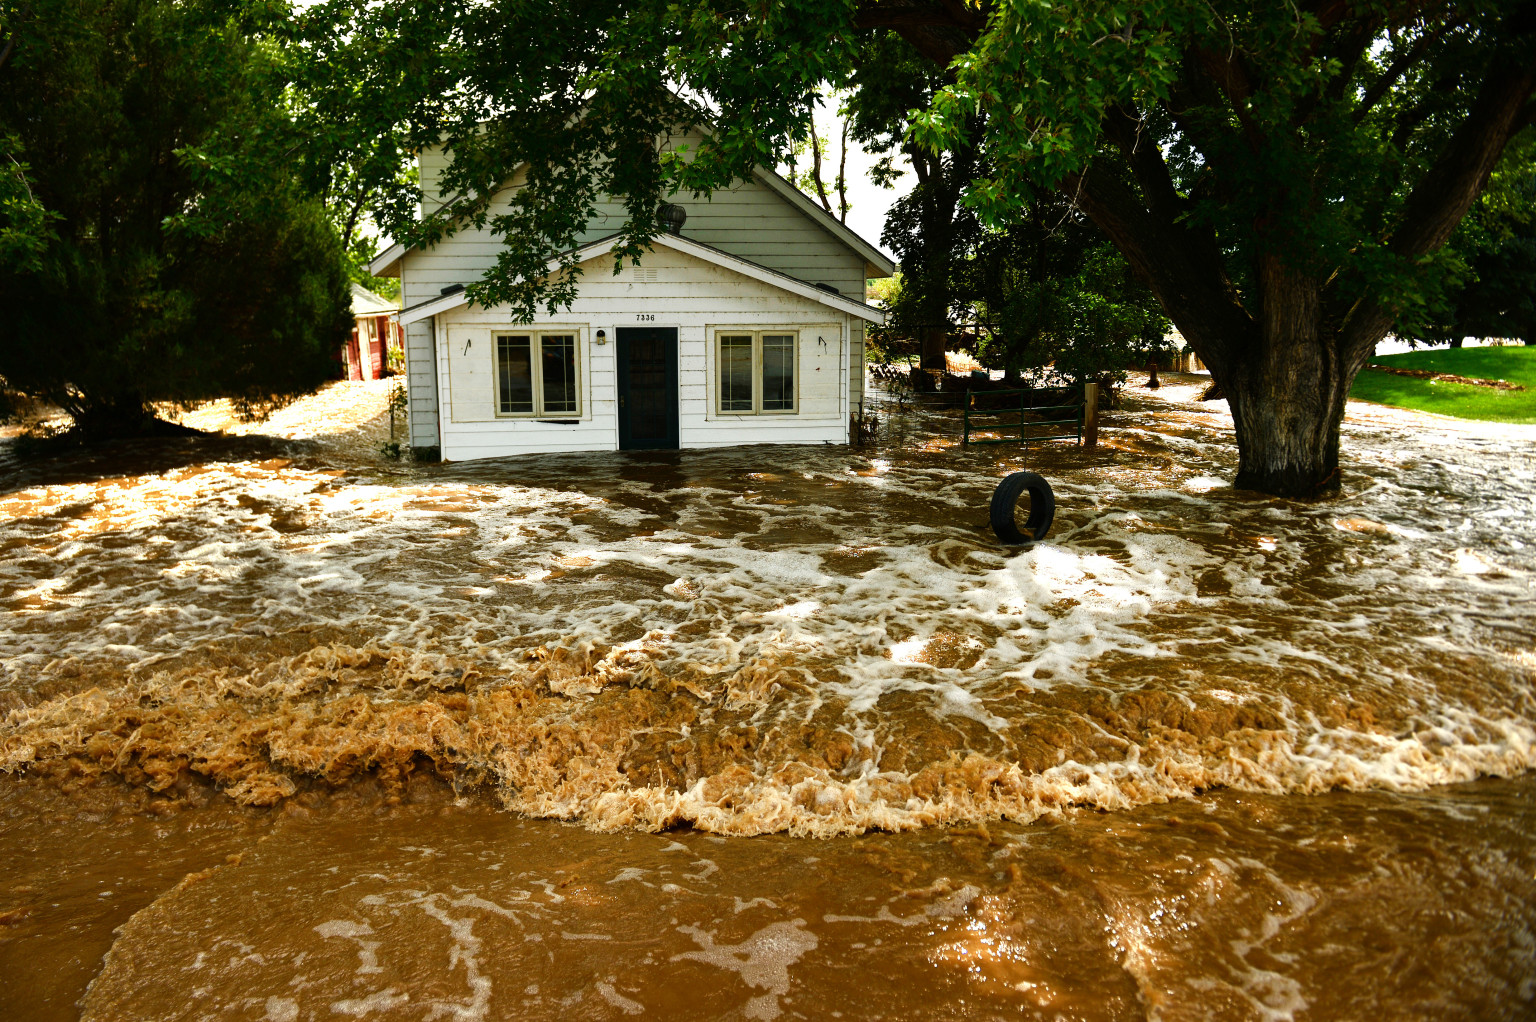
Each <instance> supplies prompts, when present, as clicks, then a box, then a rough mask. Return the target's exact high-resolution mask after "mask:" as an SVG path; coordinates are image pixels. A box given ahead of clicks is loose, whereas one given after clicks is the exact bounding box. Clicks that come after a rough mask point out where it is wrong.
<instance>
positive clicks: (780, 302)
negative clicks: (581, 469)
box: [371, 149, 895, 461]
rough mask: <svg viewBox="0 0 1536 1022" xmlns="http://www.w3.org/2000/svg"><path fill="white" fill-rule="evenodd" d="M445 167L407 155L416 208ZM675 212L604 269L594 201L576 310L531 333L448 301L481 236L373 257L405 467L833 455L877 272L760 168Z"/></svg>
mask: <svg viewBox="0 0 1536 1022" xmlns="http://www.w3.org/2000/svg"><path fill="white" fill-rule="evenodd" d="M445 165H446V158H445V156H444V154H443V152H442V151H441V150H434V149H429V150H426V151H424V152H423V153H422V154H421V161H420V171H421V182H422V188H423V193H424V195H423V202H424V204H427V205H430V206H432V207H436V206H437V204H438V203H440V202H441V201H443V197H442V196H440V195H438V194H437V191H436V187H435V185H436V182H437V180H438V178H439V176H440V174H441V172H442V170H443V168H444V166H445ZM518 187H520V178H519V177H514V178H513V180H512V181H511V183H510V184H509V185H508V187H507V190H506V191H504V192H503V193H502V195H501V196H498V201H497V203H496V206H501V205H503V204H504V202H505V200H506V196H507V195H508V194H510V192H511V191H512V190H514V189H516V188H518ZM674 201H678V202H682V203H684V205H685V209H686V213H687V219H686V222H685V223H684V224H683V226H682V229H681V231H680V232H679V233H676V234H664V235H662V236H660V237H658V238H657V239H656V241H655V242H654V243H653V245H652V248H651V250H650V251H649V252H647V253H646V254H645V256H644V257H643V258H642V259H641V261H640V265H639V266H629V265H626V266H625V267H624V269H623V270H622V272H620V273H619V274H618V275H614V274H613V272H612V271H613V257H612V256H611V255H610V250H611V248H612V245H613V236H614V235H615V234H616V232H617V231H618V229H619V227H620V226H622V224H623V222H624V210H623V206H622V205H620V204H619V203H617V202H612V203H607V204H604V205H603V206H602V207H601V208H600V211H599V214H598V215H597V216H596V217H595V218H594V219H593V221H592V222H591V224H590V225H589V227H588V230H587V233H586V235H585V236H584V237H583V239H582V241H583V247H582V248H581V249H580V250H579V252H578V259H579V260H580V261H581V263H582V269H583V276H582V278H581V283H580V291H579V295H578V297H577V299H576V301H575V303H574V304H573V305H572V306H571V307H570V309H569V310H567V311H565V312H562V313H561V314H560V315H558V316H555V317H552V318H548V319H539V320H536V321H535V322H533V323H529V324H523V323H517V322H515V321H514V319H513V317H512V315H511V313H510V311H509V310H508V309H506V308H491V309H484V308H477V307H474V306H471V305H470V304H469V302H468V300H467V298H466V296H465V294H464V292H463V287H464V285H467V284H470V283H473V282H474V281H476V280H478V279H480V277H481V276H482V275H483V274H484V273H485V272H486V270H488V269H489V268H490V267H491V265H492V264H493V263H494V261H495V259H496V254H497V251H498V250H499V248H500V242H499V241H498V240H497V239H496V238H495V237H494V236H493V235H491V234H490V233H489V231H480V230H471V229H466V230H464V231H461V232H460V233H458V234H456V235H454V236H453V237H451V238H449V239H447V240H445V241H443V242H442V243H440V244H438V245H436V246H435V247H433V248H430V249H405V248H403V247H401V246H399V245H396V246H394V247H392V248H390V249H388V250H386V251H385V252H383V253H381V254H380V255H379V256H378V258H376V259H375V260H374V261H373V264H372V267H371V269H372V272H373V273H375V274H377V275H380V276H399V277H400V280H401V288H402V298H403V304H404V308H403V309H402V311H401V312H400V316H399V321H400V323H401V324H402V325H403V326H404V328H405V333H406V368H407V378H408V384H409V400H410V437H411V440H410V442H411V446H412V448H413V449H414V451H415V453H416V454H417V456H418V457H423V458H432V457H439V456H440V457H442V458H444V459H446V460H453V461H460V460H468V459H472V458H492V457H500V456H504V455H513V454H530V453H536V452H554V451H601V450H616V449H617V450H630V449H663V448H678V447H721V446H729V445H734V444H759V443H846V442H847V440H848V432H849V420H850V416H851V415H852V414H854V413H855V412H856V411H857V410H858V409H859V406H860V404H861V403H862V400H863V381H864V328H865V324H867V323H871V322H874V323H878V322H880V320H881V314H880V312H879V311H878V310H876V309H874V308H873V307H871V306H869V305H867V304H865V302H864V293H865V290H864V289H865V280H866V278H869V277H885V276H889V275H890V274H891V273H893V272H894V270H895V267H894V266H893V265H892V263H891V261H890V260H889V259H888V258H887V257H886V256H885V255H884V254H883V253H881V252H880V250H879V249H877V248H875V247H874V246H873V245H871V244H869V243H868V242H867V241H864V240H863V239H862V238H860V237H858V236H857V235H856V234H854V233H853V232H852V231H850V230H848V228H847V227H845V226H844V225H843V224H841V223H839V222H838V221H837V220H836V219H835V218H833V217H832V216H830V215H828V214H827V213H826V211H825V210H822V209H821V208H820V207H818V206H816V205H815V204H814V203H813V202H812V201H811V200H810V199H809V198H807V197H806V196H805V195H803V194H802V193H801V192H800V191H799V190H798V189H796V188H795V187H794V186H793V185H791V184H790V183H789V182H787V181H785V180H784V179H783V178H781V177H779V176H778V175H777V174H775V173H773V172H772V171H769V170H759V171H757V172H755V173H754V174H753V176H752V177H751V179H749V180H746V181H742V182H738V183H737V184H736V185H735V186H733V187H731V188H729V189H722V190H720V191H717V192H715V193H714V195H713V197H712V198H711V199H708V200H705V199H699V200H695V201H693V202H688V200H686V199H679V200H674ZM494 208H496V207H495V206H493V209H494Z"/></svg>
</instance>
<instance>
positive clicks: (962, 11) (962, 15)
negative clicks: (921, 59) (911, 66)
mask: <svg viewBox="0 0 1536 1022" xmlns="http://www.w3.org/2000/svg"><path fill="white" fill-rule="evenodd" d="M991 12H992V3H991V0H982V2H981V3H979V4H977V5H976V6H974V7H972V6H970V5H968V4H966V3H964V2H963V0H859V3H858V6H856V7H855V8H854V13H853V26H854V28H866V29H867V28H888V29H891V30H893V31H894V32H896V33H897V34H898V35H900V36H901V37H902V38H903V39H905V40H906V41H907V42H908V43H909V44H911V46H912V48H913V49H914V50H916V51H917V52H918V53H921V54H922V55H923V56H925V57H927V58H928V59H929V60H931V61H933V62H934V63H935V64H938V65H939V66H940V67H948V66H949V64H950V61H952V60H954V59H955V58H956V57H957V56H959V55H960V54H962V53H964V52H965V51H966V50H968V49H970V48H971V46H972V45H974V44H975V42H976V40H977V39H979V38H980V37H981V33H982V32H983V31H985V30H986V27H987V18H988V16H989V15H990V14H991Z"/></svg>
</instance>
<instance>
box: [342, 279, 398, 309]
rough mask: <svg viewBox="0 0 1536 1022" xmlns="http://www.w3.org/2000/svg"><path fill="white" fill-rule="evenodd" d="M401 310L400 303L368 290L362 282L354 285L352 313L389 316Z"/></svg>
mask: <svg viewBox="0 0 1536 1022" xmlns="http://www.w3.org/2000/svg"><path fill="white" fill-rule="evenodd" d="M399 311H400V303H399V302H397V301H393V300H391V299H389V298H385V297H384V296H383V295H381V294H377V293H375V292H373V291H370V290H368V289H367V288H366V287H363V285H361V284H353V285H352V315H353V316H354V317H363V316H388V315H390V314H391V313H394V312H399Z"/></svg>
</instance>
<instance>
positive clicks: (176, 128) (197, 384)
mask: <svg viewBox="0 0 1536 1022" xmlns="http://www.w3.org/2000/svg"><path fill="white" fill-rule="evenodd" d="M269 6H270V5H266V4H260V3H253V4H249V5H243V4H227V3H215V2H212V0H209V2H203V3H199V2H183V3H174V2H171V0H110V2H106V3H94V2H93V3H86V2H84V0H34V2H31V3H26V4H6V5H5V11H4V15H5V17H4V28H5V39H4V43H3V44H0V49H3V52H4V54H5V57H4V62H3V63H0V144H3V146H4V154H3V156H4V161H3V162H5V163H8V164H9V165H10V167H9V171H10V172H9V174H8V175H3V174H0V179H3V180H4V181H5V184H4V185H3V186H0V217H3V219H0V305H3V306H4V308H5V309H6V315H5V317H4V327H3V328H0V333H3V339H0V378H3V381H4V383H5V384H6V385H8V386H9V387H10V388H12V389H14V390H19V391H22V392H24V393H28V394H31V395H33V396H35V397H40V398H43V399H45V400H48V401H50V402H52V403H55V404H57V405H59V406H60V407H62V408H64V409H65V410H66V411H67V412H69V413H70V415H71V416H72V417H73V418H74V420H75V422H76V424H77V426H79V427H80V428H81V429H82V430H83V431H85V432H87V433H97V434H115V433H121V432H132V431H136V430H142V429H145V428H149V426H150V424H151V422H152V419H151V416H150V411H149V403H150V402H155V401H180V402H185V401H194V400H200V399H205V398H211V397H220V396H230V395H233V396H235V397H237V398H239V399H241V400H242V401H245V402H253V403H261V402H264V401H268V400H272V399H274V398H280V397H282V396H286V395H290V394H294V393H299V392H303V391H305V390H308V389H311V388H312V387H313V386H314V385H316V384H317V383H319V382H320V381H321V380H323V379H325V378H326V376H328V375H329V374H330V373H331V371H332V367H333V354H334V352H335V351H336V348H337V346H338V345H339V344H340V343H341V342H342V341H343V340H344V339H345V337H346V335H347V332H348V330H349V329H350V326H351V317H350V311H349V294H348V290H347V283H346V277H345V272H344V268H343V263H342V253H341V249H340V246H339V243H338V239H337V236H336V232H335V230H334V229H333V227H332V225H331V223H330V219H329V216H328V214H327V212H326V210H325V208H324V207H323V206H322V205H321V203H320V202H319V201H318V200H317V199H316V198H315V197H314V196H313V195H312V193H311V192H310V191H309V190H308V189H307V188H306V187H305V186H304V184H303V182H302V181H301V180H300V178H299V177H298V176H297V175H296V174H295V172H294V170H293V167H292V160H291V156H290V154H291V153H292V152H294V151H295V150H296V149H297V148H298V141H299V140H298V138H297V136H296V134H295V131H294V126H293V124H292V121H291V119H290V118H289V116H288V112H287V103H286V101H285V98H284V97H285V88H286V80H285V78H284V76H283V75H282V74H281V73H280V70H281V69H280V66H279V65H280V59H279V53H278V51H277V50H276V49H275V42H274V40H275V38H276V35H277V33H275V32H274V31H273V27H274V24H275V25H277V26H278V27H281V25H282V24H284V23H285V22H284V17H285V16H286V11H283V10H281V9H279V10H278V11H277V14H278V15H279V17H278V19H277V21H276V22H273V21H272V20H271V15H272V13H273V12H272V11H271V10H269Z"/></svg>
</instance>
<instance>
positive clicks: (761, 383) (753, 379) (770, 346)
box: [715, 330, 798, 415]
mask: <svg viewBox="0 0 1536 1022" xmlns="http://www.w3.org/2000/svg"><path fill="white" fill-rule="evenodd" d="M715 337H716V352H717V356H718V365H719V375H718V381H717V382H718V386H717V388H716V394H715V402H716V407H717V408H718V409H719V410H720V413H721V414H723V415H763V414H783V413H791V414H792V413H793V412H794V411H795V350H796V348H797V347H798V345H797V344H796V341H797V340H798V335H796V334H794V333H791V332H788V331H784V330H762V331H747V330H721V331H719V332H718V333H717V334H716V335H715Z"/></svg>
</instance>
